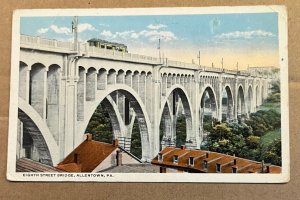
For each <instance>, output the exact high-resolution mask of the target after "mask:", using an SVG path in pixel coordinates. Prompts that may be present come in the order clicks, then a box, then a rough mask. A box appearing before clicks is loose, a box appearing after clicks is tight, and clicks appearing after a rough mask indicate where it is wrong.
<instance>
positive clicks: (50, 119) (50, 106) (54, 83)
mask: <svg viewBox="0 0 300 200" xmlns="http://www.w3.org/2000/svg"><path fill="white" fill-rule="evenodd" d="M60 80H61V67H60V66H59V65H57V64H52V65H50V66H49V68H48V73H47V99H46V121H47V124H48V127H49V129H50V131H51V133H52V134H53V136H54V138H55V140H56V141H59V127H58V126H57V125H58V124H59V117H58V116H59V104H60V100H59V95H60V92H61V91H60V85H61V83H60Z"/></svg>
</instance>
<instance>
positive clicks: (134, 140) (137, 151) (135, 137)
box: [130, 119, 142, 158]
mask: <svg viewBox="0 0 300 200" xmlns="http://www.w3.org/2000/svg"><path fill="white" fill-rule="evenodd" d="M130 152H131V153H132V154H133V155H135V156H136V157H138V158H142V144H141V134H140V128H139V124H138V121H137V120H136V119H135V121H134V124H133V128H132V135H131V148H130Z"/></svg>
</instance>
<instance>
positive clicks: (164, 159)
mask: <svg viewBox="0 0 300 200" xmlns="http://www.w3.org/2000/svg"><path fill="white" fill-rule="evenodd" d="M151 164H153V165H157V166H160V173H167V172H190V173H281V167H279V166H275V165H270V164H265V163H264V162H257V161H253V160H247V159H244V158H239V157H235V156H230V155H226V154H221V153H217V152H211V151H204V150H199V149H194V150H191V149H186V148H185V146H181V148H175V147H166V148H164V149H163V150H162V151H160V152H159V153H158V155H157V156H156V157H155V158H154V159H153V160H152V161H151Z"/></svg>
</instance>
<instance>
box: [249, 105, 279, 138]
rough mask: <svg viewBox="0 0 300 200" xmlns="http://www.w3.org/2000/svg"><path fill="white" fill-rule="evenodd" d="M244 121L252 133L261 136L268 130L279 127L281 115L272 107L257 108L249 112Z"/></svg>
mask: <svg viewBox="0 0 300 200" xmlns="http://www.w3.org/2000/svg"><path fill="white" fill-rule="evenodd" d="M245 123H246V124H247V125H248V126H251V127H252V129H253V134H254V135H256V136H260V137H261V136H263V135H264V134H265V133H266V132H268V131H271V130H275V129H278V128H280V126H281V115H280V113H278V112H277V111H275V110H273V109H270V110H259V111H257V112H256V113H252V114H250V118H249V119H248V120H246V121H245Z"/></svg>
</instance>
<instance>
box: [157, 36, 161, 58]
mask: <svg viewBox="0 0 300 200" xmlns="http://www.w3.org/2000/svg"><path fill="white" fill-rule="evenodd" d="M157 49H158V56H159V61H161V54H160V38H158V46H157Z"/></svg>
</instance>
